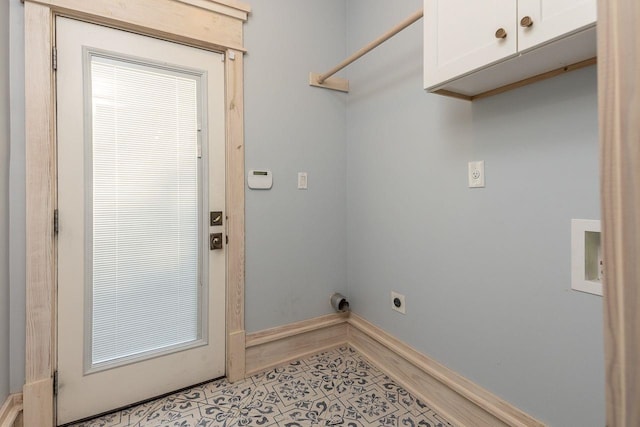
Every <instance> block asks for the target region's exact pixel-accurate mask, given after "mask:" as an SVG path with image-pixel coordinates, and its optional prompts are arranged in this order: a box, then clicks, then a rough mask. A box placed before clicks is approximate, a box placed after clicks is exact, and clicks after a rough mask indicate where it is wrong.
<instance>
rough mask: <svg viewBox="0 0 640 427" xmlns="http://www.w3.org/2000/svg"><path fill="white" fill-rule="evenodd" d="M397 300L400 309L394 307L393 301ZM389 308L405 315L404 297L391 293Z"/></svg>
mask: <svg viewBox="0 0 640 427" xmlns="http://www.w3.org/2000/svg"><path fill="white" fill-rule="evenodd" d="M396 298H398V299H399V300H400V307H396V305H395V304H394V303H393V301H394V300H395V299H396ZM391 308H392V309H394V310H395V311H397V312H398V313H402V314H407V304H406V302H405V300H404V295H402V294H399V293H397V292H394V291H391Z"/></svg>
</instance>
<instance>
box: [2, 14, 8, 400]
mask: <svg viewBox="0 0 640 427" xmlns="http://www.w3.org/2000/svg"><path fill="white" fill-rule="evenodd" d="M9 307H10V304H9V3H7V2H5V1H3V2H0V406H1V405H2V403H4V400H5V398H6V397H7V395H8V394H9V386H10V369H9V318H10V317H9Z"/></svg>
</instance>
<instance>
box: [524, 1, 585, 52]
mask: <svg viewBox="0 0 640 427" xmlns="http://www.w3.org/2000/svg"><path fill="white" fill-rule="evenodd" d="M596 16H597V1H596V0H518V50H519V51H520V52H523V51H526V50H527V49H531V48H533V47H536V46H539V45H541V44H544V43H548V42H550V41H553V40H554V39H557V38H559V37H562V36H565V35H567V34H571V33H573V32H577V31H580V30H583V29H585V28H587V27H590V26H592V25H594V24H595V22H596ZM526 17H529V18H530V23H531V25H530V26H526V25H525V24H527V23H526V22H521V20H522V19H523V18H526Z"/></svg>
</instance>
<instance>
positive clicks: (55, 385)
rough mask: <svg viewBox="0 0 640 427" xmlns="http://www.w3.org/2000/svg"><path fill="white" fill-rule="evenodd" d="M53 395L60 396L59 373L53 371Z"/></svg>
mask: <svg viewBox="0 0 640 427" xmlns="http://www.w3.org/2000/svg"><path fill="white" fill-rule="evenodd" d="M53 395H54V396H57V395H58V371H53Z"/></svg>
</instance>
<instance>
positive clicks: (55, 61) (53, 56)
mask: <svg viewBox="0 0 640 427" xmlns="http://www.w3.org/2000/svg"><path fill="white" fill-rule="evenodd" d="M51 66H52V67H53V70H54V71H55V70H57V69H58V49H56V47H55V46H54V47H53V51H52V52H51Z"/></svg>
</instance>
